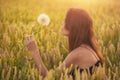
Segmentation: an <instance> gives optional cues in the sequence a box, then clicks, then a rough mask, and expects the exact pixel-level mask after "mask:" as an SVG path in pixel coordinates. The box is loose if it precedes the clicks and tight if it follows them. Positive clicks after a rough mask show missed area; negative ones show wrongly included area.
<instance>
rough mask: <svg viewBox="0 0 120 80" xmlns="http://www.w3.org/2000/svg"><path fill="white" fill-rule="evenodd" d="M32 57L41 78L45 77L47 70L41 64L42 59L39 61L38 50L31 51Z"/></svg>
mask: <svg viewBox="0 0 120 80" xmlns="http://www.w3.org/2000/svg"><path fill="white" fill-rule="evenodd" d="M32 57H33V59H34V62H35V64H36V65H37V68H38V69H39V70H40V72H41V75H42V76H43V77H45V76H46V75H47V72H48V70H47V68H46V67H45V65H44V64H43V61H42V59H41V57H40V54H39V50H38V49H37V50H34V51H32Z"/></svg>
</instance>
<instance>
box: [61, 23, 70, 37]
mask: <svg viewBox="0 0 120 80" xmlns="http://www.w3.org/2000/svg"><path fill="white" fill-rule="evenodd" d="M61 33H62V34H63V35H64V36H68V35H69V31H68V30H67V29H66V28H65V22H63V23H62V26H61Z"/></svg>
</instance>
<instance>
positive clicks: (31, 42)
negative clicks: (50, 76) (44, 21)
mask: <svg viewBox="0 0 120 80" xmlns="http://www.w3.org/2000/svg"><path fill="white" fill-rule="evenodd" d="M24 44H25V45H26V47H27V48H28V50H29V51H30V52H31V54H32V57H33V59H34V62H35V64H36V65H37V68H38V69H39V70H40V73H41V75H42V76H43V77H45V76H46V75H47V73H48V70H47V68H46V67H45V65H44V64H43V62H42V59H41V57H40V54H39V49H38V46H37V44H36V42H35V39H34V37H33V36H29V37H27V38H26V40H25V42H24Z"/></svg>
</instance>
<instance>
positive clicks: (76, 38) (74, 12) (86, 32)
mask: <svg viewBox="0 0 120 80" xmlns="http://www.w3.org/2000/svg"><path fill="white" fill-rule="evenodd" d="M65 28H66V29H67V30H68V31H69V35H68V41H69V51H70V52H71V51H72V50H74V49H75V48H77V47H79V46H80V45H81V44H86V45H89V46H90V47H91V48H92V49H93V50H94V51H95V52H96V54H97V55H98V57H99V58H100V60H101V61H102V62H103V61H104V57H103V55H102V54H101V53H100V51H99V48H98V45H97V41H96V39H95V36H94V31H93V21H92V19H91V17H90V16H89V14H88V13H87V12H86V11H84V10H83V9H76V8H71V9H69V10H68V12H67V15H66V18H65Z"/></svg>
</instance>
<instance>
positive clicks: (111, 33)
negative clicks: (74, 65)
mask: <svg viewBox="0 0 120 80" xmlns="http://www.w3.org/2000/svg"><path fill="white" fill-rule="evenodd" d="M71 7H75V8H83V9H85V10H86V11H87V12H88V13H89V14H90V15H91V17H92V19H93V22H94V30H95V36H96V38H97V41H98V44H99V46H100V50H101V52H102V53H103V55H104V57H105V65H104V70H105V72H106V75H107V77H108V79H109V80H120V0H0V80H42V77H41V76H40V73H39V71H38V70H37V68H36V66H35V63H34V61H33V59H32V57H31V55H30V52H29V51H28V50H27V49H26V47H25V46H24V39H25V37H26V36H27V35H30V34H34V36H35V39H36V41H37V44H38V46H39V51H40V55H41V58H42V60H43V62H44V64H45V66H46V67H47V68H48V70H49V73H48V75H47V77H46V78H45V80H68V75H67V74H68V72H69V70H66V71H65V73H64V74H63V73H61V72H60V73H58V74H56V73H55V69H56V68H57V67H58V66H59V65H60V64H61V63H62V61H63V60H64V59H65V57H66V56H67V54H68V42H67V38H66V37H64V36H62V35H61V33H60V28H61V23H62V22H63V21H64V19H65V15H66V12H67V10H68V9H69V8H71ZM41 13H46V14H47V15H48V16H49V17H50V20H51V22H50V24H49V25H48V26H43V25H40V24H39V23H38V22H37V17H38V16H39V14H41ZM102 70H103V69H101V68H100V69H99V70H96V71H95V73H94V74H93V75H92V77H91V80H105V79H103V77H102ZM80 77H81V76H79V73H78V72H77V71H76V80H90V78H89V75H88V74H86V72H84V73H83V74H82V79H81V78H80Z"/></svg>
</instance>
